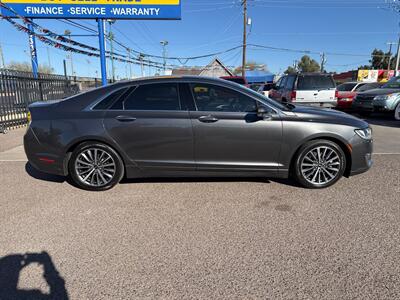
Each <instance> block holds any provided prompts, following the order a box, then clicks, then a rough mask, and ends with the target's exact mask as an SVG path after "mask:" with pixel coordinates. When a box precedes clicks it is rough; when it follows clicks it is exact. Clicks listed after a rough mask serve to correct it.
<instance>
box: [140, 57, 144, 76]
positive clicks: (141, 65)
mask: <svg viewBox="0 0 400 300" xmlns="http://www.w3.org/2000/svg"><path fill="white" fill-rule="evenodd" d="M143 58H144V55H143V54H142V53H140V54H139V61H140V69H141V71H142V77H144V66H143Z"/></svg>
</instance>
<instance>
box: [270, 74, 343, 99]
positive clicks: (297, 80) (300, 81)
mask: <svg viewBox="0 0 400 300" xmlns="http://www.w3.org/2000/svg"><path fill="white" fill-rule="evenodd" d="M336 93H337V91H336V84H335V81H334V80H333V77H332V75H330V74H324V73H299V74H290V75H285V76H282V77H281V78H280V79H279V80H278V81H277V82H276V84H275V86H274V88H273V89H272V90H271V91H270V92H269V97H271V98H272V99H275V100H278V101H281V102H296V103H299V104H310V105H318V106H326V107H336V105H337V94H336Z"/></svg>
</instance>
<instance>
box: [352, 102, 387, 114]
mask: <svg viewBox="0 0 400 300" xmlns="http://www.w3.org/2000/svg"><path fill="white" fill-rule="evenodd" d="M352 108H353V109H354V110H356V111H368V112H390V111H393V110H394V108H393V105H391V103H389V102H388V101H387V100H370V101H363V102H360V101H353V105H352Z"/></svg>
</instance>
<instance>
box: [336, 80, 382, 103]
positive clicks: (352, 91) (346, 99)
mask: <svg viewBox="0 0 400 300" xmlns="http://www.w3.org/2000/svg"><path fill="white" fill-rule="evenodd" d="M380 86H381V84H380V83H379V82H370V83H368V82H345V83H342V84H340V85H338V86H337V91H338V93H337V97H338V99H337V108H338V109H341V110H351V107H352V103H353V98H354V97H355V96H356V95H357V92H363V91H367V90H372V89H375V88H378V87H380Z"/></svg>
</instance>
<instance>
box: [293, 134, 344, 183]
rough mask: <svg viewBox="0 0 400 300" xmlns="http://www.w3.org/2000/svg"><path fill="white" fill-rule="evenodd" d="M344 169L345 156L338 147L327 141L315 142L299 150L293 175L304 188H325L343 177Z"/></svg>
mask: <svg viewBox="0 0 400 300" xmlns="http://www.w3.org/2000/svg"><path fill="white" fill-rule="evenodd" d="M345 168H346V156H345V154H344V152H343V150H342V149H341V148H340V146H339V145H337V144H336V143H334V142H331V141H328V140H315V141H310V142H308V143H306V144H305V145H304V146H302V147H301V148H300V151H299V153H298V155H297V157H296V160H295V164H294V175H295V179H296V180H297V182H298V183H300V184H301V185H302V186H304V187H306V188H314V189H317V188H326V187H328V186H331V185H333V184H334V183H336V182H337V181H338V180H339V179H340V178H341V177H342V176H343V173H344V171H345Z"/></svg>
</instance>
